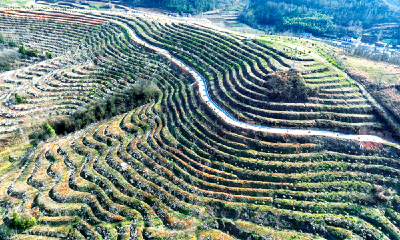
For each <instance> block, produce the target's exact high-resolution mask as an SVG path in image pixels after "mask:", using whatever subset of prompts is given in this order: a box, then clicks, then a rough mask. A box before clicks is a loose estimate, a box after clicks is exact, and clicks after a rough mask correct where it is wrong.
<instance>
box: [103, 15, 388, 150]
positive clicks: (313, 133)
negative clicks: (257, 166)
mask: <svg viewBox="0 0 400 240" xmlns="http://www.w3.org/2000/svg"><path fill="white" fill-rule="evenodd" d="M109 21H111V22H114V23H116V24H119V25H121V26H123V27H124V28H126V29H127V30H128V32H129V34H130V36H131V37H132V39H133V40H134V41H135V42H137V43H139V44H141V45H143V46H145V47H147V48H149V49H152V50H154V51H157V52H159V53H161V54H162V55H164V56H165V57H166V58H168V59H170V60H171V61H172V62H174V63H176V64H178V65H179V66H181V67H182V68H183V69H185V70H187V71H189V72H190V73H191V74H192V76H193V77H194V78H195V79H196V81H197V83H198V85H199V91H200V96H201V99H202V100H203V101H204V102H205V103H206V104H207V105H208V106H209V107H210V108H211V109H212V110H213V111H214V112H215V113H216V114H217V115H218V116H219V117H221V118H222V119H224V120H225V121H226V122H228V123H229V124H231V125H234V126H237V127H240V128H246V129H252V130H256V131H261V132H268V133H279V134H289V135H301V136H325V137H331V138H340V139H347V140H358V141H370V142H377V143H393V142H392V141H388V140H386V139H383V138H381V137H379V136H375V135H356V134H344V133H339V132H333V131H324V130H308V129H292V128H276V127H267V126H262V125H256V124H250V123H245V122H242V121H239V120H238V119H236V118H234V117H233V116H232V115H231V114H230V113H228V112H226V111H225V110H223V109H222V108H221V107H219V106H218V105H217V104H216V103H215V102H214V101H213V100H212V99H211V97H210V95H209V93H208V91H207V84H206V80H205V79H204V78H203V77H202V76H201V75H200V74H199V73H198V72H197V71H196V70H194V69H193V68H191V67H190V66H188V65H186V64H185V63H183V62H182V61H181V60H179V59H177V58H176V57H174V56H172V55H171V54H170V53H169V52H168V51H167V50H165V49H162V48H158V47H156V46H153V45H151V44H149V43H147V42H145V41H144V40H142V39H141V38H140V37H139V36H137V35H136V33H135V31H134V30H132V29H131V28H130V27H129V26H127V25H126V24H124V23H123V22H120V21H116V20H109Z"/></svg>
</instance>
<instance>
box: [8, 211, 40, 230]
mask: <svg viewBox="0 0 400 240" xmlns="http://www.w3.org/2000/svg"><path fill="white" fill-rule="evenodd" d="M35 224H36V219H35V218H34V217H28V216H24V217H23V216H21V215H20V214H18V213H13V215H12V219H11V226H13V227H14V228H16V229H18V230H25V229H27V228H30V227H32V226H34V225H35Z"/></svg>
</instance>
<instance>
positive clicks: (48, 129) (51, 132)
mask: <svg viewBox="0 0 400 240" xmlns="http://www.w3.org/2000/svg"><path fill="white" fill-rule="evenodd" d="M43 128H44V131H45V132H46V133H47V134H48V135H49V136H50V137H52V136H54V135H56V132H55V131H54V129H53V128H52V127H51V126H50V124H48V123H45V124H44V125H43Z"/></svg>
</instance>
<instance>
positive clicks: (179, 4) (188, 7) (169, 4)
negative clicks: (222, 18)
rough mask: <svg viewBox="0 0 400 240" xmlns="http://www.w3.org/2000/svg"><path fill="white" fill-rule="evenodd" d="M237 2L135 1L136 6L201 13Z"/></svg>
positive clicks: (220, 0) (231, 0)
mask: <svg viewBox="0 0 400 240" xmlns="http://www.w3.org/2000/svg"><path fill="white" fill-rule="evenodd" d="M234 2H236V1H235V0H216V1H213V0H179V1H175V0H133V5H134V6H147V7H158V8H163V7H164V8H170V9H174V10H177V11H179V12H189V13H195V14H196V13H200V12H205V11H210V10H213V9H216V8H217V7H218V6H219V5H220V4H228V5H230V4H232V3H234Z"/></svg>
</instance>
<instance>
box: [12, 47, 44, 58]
mask: <svg viewBox="0 0 400 240" xmlns="http://www.w3.org/2000/svg"><path fill="white" fill-rule="evenodd" d="M18 52H19V53H21V54H25V55H27V56H30V57H37V56H38V54H39V51H38V50H37V49H26V48H25V47H24V45H21V46H20V47H19V49H18ZM46 56H47V54H46Z"/></svg>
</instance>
